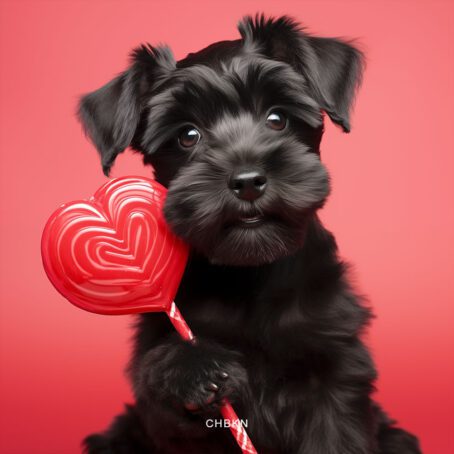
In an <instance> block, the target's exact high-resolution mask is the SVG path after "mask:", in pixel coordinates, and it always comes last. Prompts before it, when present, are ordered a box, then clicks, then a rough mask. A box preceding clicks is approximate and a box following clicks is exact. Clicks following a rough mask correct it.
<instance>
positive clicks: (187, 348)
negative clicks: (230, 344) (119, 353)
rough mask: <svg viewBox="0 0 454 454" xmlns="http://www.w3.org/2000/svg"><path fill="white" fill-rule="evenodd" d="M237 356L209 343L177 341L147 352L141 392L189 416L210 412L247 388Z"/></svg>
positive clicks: (143, 364)
mask: <svg viewBox="0 0 454 454" xmlns="http://www.w3.org/2000/svg"><path fill="white" fill-rule="evenodd" d="M240 360H241V355H240V354H239V353H236V352H232V351H230V350H227V349H225V348H224V347H222V346H220V345H216V344H212V343H209V344H208V343H205V342H203V341H200V340H199V341H197V343H196V344H192V343H189V342H183V341H177V342H173V343H169V344H165V345H160V346H158V347H156V348H154V349H152V350H150V352H148V354H147V355H146V356H145V359H144V362H143V363H142V368H141V372H142V373H141V376H142V380H141V381H142V383H141V390H142V392H145V393H146V394H148V395H153V396H155V397H157V398H158V399H159V400H161V401H162V402H170V403H171V404H172V405H173V406H174V407H179V408H184V409H185V410H187V411H189V412H191V413H199V412H209V411H214V410H215V409H216V408H217V407H218V406H219V404H220V403H221V402H222V400H223V399H224V398H229V399H231V400H235V398H236V396H238V395H239V394H241V393H242V392H245V390H246V389H247V373H246V370H245V369H244V367H243V366H242V365H241V363H240Z"/></svg>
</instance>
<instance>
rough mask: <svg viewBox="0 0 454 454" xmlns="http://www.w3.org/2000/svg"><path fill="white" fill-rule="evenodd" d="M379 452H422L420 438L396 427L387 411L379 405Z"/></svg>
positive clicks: (400, 453)
mask: <svg viewBox="0 0 454 454" xmlns="http://www.w3.org/2000/svg"><path fill="white" fill-rule="evenodd" d="M376 408H377V412H378V419H379V426H378V435H377V436H378V446H379V454H422V451H421V448H420V446H419V442H418V439H417V438H416V437H415V436H414V435H412V434H411V433H409V432H406V431H405V430H403V429H400V428H398V427H395V425H394V421H392V420H391V419H390V418H389V417H388V416H387V415H386V413H385V412H384V411H383V410H382V409H381V408H379V407H378V406H377V407H376Z"/></svg>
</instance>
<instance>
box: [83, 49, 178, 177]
mask: <svg viewBox="0 0 454 454" xmlns="http://www.w3.org/2000/svg"><path fill="white" fill-rule="evenodd" d="M175 65H176V63H175V59H174V58H173V55H172V52H171V51H170V49H169V48H167V47H152V46H150V45H143V46H140V47H138V48H136V49H134V50H133V52H132V54H131V65H130V67H129V68H128V69H127V70H126V71H124V72H123V73H121V74H120V75H119V76H118V77H116V78H115V79H113V80H111V81H110V82H109V83H107V84H106V85H104V86H102V87H101V88H99V89H98V90H96V91H94V92H92V93H89V94H87V95H85V96H83V97H82V98H81V100H80V103H79V111H78V116H79V119H80V121H81V123H82V125H83V127H84V129H85V132H86V133H87V135H88V136H89V137H90V139H91V140H92V142H93V143H94V145H95V146H96V148H97V149H98V152H99V154H100V155H101V163H102V168H103V171H104V173H105V174H106V175H109V172H110V168H111V167H112V164H113V163H114V161H115V158H116V157H117V155H118V154H119V153H121V152H122V151H124V150H125V148H127V147H128V146H129V145H130V144H131V142H132V140H133V138H134V135H135V133H136V130H137V127H138V125H139V121H140V117H141V113H142V111H143V108H144V106H145V104H146V101H147V99H148V98H149V96H150V95H151V92H152V90H153V86H154V84H155V83H156V81H157V80H159V78H160V77H162V76H163V75H165V74H166V73H168V72H170V71H172V70H173V69H175Z"/></svg>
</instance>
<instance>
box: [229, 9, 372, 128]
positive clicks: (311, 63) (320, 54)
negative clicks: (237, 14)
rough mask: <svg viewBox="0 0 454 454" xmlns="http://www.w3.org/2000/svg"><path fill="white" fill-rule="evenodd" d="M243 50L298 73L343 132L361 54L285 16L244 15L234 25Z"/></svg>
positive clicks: (357, 80) (358, 76)
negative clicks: (283, 65)
mask: <svg viewBox="0 0 454 454" xmlns="http://www.w3.org/2000/svg"><path fill="white" fill-rule="evenodd" d="M238 28H239V31H240V34H241V37H242V39H243V43H244V47H245V49H246V50H248V49H249V50H250V51H252V52H258V53H262V54H264V55H266V56H267V57H270V58H273V59H276V60H279V61H283V62H285V63H288V64H290V65H291V66H292V67H293V68H294V69H295V70H297V71H298V72H299V73H301V74H302V75H303V76H304V77H305V79H306V81H307V83H308V85H309V86H310V88H311V89H312V92H313V95H314V98H315V100H316V101H317V103H318V104H319V105H320V108H321V109H322V110H324V111H325V112H326V113H327V114H328V116H329V117H330V118H331V120H332V121H333V122H334V123H336V124H338V125H340V126H341V127H342V129H343V130H344V131H345V132H349V131H350V110H351V106H352V104H353V100H354V96H355V92H356V90H357V88H358V86H359V85H360V83H361V77H362V70H363V66H364V57H363V54H362V53H361V52H360V51H359V50H358V49H357V48H355V47H354V46H353V45H352V44H351V43H350V42H346V41H343V40H340V39H334V38H318V37H314V36H310V35H308V34H306V33H305V32H304V31H303V29H302V28H301V26H300V25H299V24H297V23H296V22H295V21H293V20H292V19H291V18H289V17H287V16H283V17H280V18H277V19H273V18H268V19H267V18H265V17H264V16H263V15H257V16H256V17H255V19H254V18H252V17H250V16H247V17H245V18H243V19H242V21H240V23H239V25H238Z"/></svg>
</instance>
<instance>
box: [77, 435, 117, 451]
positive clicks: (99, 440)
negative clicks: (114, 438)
mask: <svg viewBox="0 0 454 454" xmlns="http://www.w3.org/2000/svg"><path fill="white" fill-rule="evenodd" d="M83 452H84V454H115V451H114V450H113V448H112V447H111V445H110V442H109V439H108V438H107V437H105V436H104V435H101V434H93V435H89V436H88V437H86V438H85V439H84V441H83Z"/></svg>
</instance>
